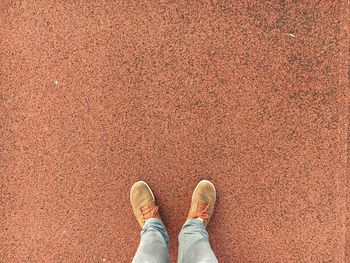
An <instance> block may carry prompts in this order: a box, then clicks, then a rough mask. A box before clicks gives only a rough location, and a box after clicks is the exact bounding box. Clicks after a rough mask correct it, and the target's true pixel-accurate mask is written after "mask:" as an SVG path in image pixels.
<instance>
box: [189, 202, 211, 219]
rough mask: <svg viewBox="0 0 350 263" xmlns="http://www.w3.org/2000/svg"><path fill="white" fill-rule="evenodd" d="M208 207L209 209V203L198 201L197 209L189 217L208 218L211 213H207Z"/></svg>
mask: <svg viewBox="0 0 350 263" xmlns="http://www.w3.org/2000/svg"><path fill="white" fill-rule="evenodd" d="M208 209H209V204H207V205H205V204H201V203H198V204H197V211H196V212H194V213H191V214H190V216H189V217H190V218H194V217H199V218H202V219H205V218H208V217H209V215H208V214H207V213H206V212H207V211H208Z"/></svg>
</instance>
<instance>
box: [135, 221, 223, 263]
mask: <svg viewBox="0 0 350 263" xmlns="http://www.w3.org/2000/svg"><path fill="white" fill-rule="evenodd" d="M168 243H169V237H168V233H167V231H166V230H165V227H164V225H163V223H162V221H161V220H159V219H157V218H151V219H148V220H147V221H146V223H145V225H144V227H143V229H142V231H141V242H140V245H139V248H138V249H137V252H136V255H135V257H134V259H133V261H132V262H133V263H169V254H168ZM217 262H218V260H217V259H216V257H215V255H214V253H213V251H212V249H211V247H210V244H209V237H208V232H207V230H206V229H205V227H204V225H203V222H202V221H201V220H199V219H197V218H193V219H189V220H187V221H186V223H185V224H184V226H183V227H182V229H181V232H180V235H179V252H178V263H217Z"/></svg>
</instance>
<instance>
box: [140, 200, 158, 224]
mask: <svg viewBox="0 0 350 263" xmlns="http://www.w3.org/2000/svg"><path fill="white" fill-rule="evenodd" d="M140 211H141V214H142V217H143V221H146V220H147V219H150V218H154V217H155V216H156V215H157V213H158V206H156V207H151V205H150V204H147V205H145V206H142V207H140Z"/></svg>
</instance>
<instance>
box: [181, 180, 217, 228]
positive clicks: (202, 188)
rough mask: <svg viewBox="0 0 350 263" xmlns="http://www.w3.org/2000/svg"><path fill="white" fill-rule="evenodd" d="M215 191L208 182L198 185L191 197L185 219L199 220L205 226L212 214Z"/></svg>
mask: <svg viewBox="0 0 350 263" xmlns="http://www.w3.org/2000/svg"><path fill="white" fill-rule="evenodd" d="M215 201H216V191H215V187H214V185H213V184H212V183H211V182H210V181H208V180H202V181H200V182H199V183H198V185H197V187H196V189H195V190H194V192H193V195H192V202H191V207H190V211H189V213H188V216H187V219H190V218H201V219H203V223H204V226H207V225H208V223H209V220H210V218H211V216H212V214H213V212H214V206H215Z"/></svg>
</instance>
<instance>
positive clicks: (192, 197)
mask: <svg viewBox="0 0 350 263" xmlns="http://www.w3.org/2000/svg"><path fill="white" fill-rule="evenodd" d="M202 182H206V183H209V184H211V186H212V187H213V189H214V193H215V196H216V189H215V186H214V184H213V183H212V182H210V181H208V180H201V181H200V182H199V183H198V184H197V186H196V188H195V189H194V191H193V194H192V199H193V196H194V193H195V192H196V190H197V188H198V186H199V184H200V183H202Z"/></svg>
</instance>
